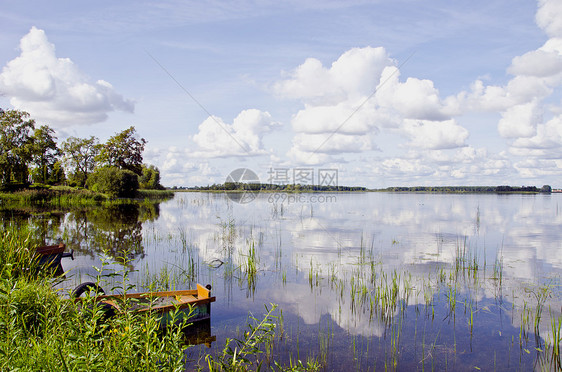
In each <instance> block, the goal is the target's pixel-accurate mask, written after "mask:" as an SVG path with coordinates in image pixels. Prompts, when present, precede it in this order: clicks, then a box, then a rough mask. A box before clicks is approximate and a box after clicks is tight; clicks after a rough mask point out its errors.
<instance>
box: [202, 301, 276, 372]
mask: <svg viewBox="0 0 562 372" xmlns="http://www.w3.org/2000/svg"><path fill="white" fill-rule="evenodd" d="M276 308H277V305H274V304H271V306H270V307H269V308H268V307H267V306H265V310H266V314H265V316H264V318H263V319H262V320H259V319H257V318H254V317H253V316H251V317H250V320H251V321H250V323H249V324H248V327H249V330H248V331H247V332H244V334H243V337H242V338H240V339H236V338H235V339H228V338H227V339H226V343H225V346H224V349H223V351H222V354H221V355H220V356H219V357H217V358H213V357H212V356H211V355H207V356H206V357H205V360H206V361H207V364H208V366H209V370H210V371H215V370H216V371H247V370H249V369H254V368H257V369H258V370H259V369H260V368H261V365H262V363H263V360H260V355H262V354H264V353H265V351H266V350H264V348H268V347H271V345H272V343H273V339H274V337H275V328H276V320H277V316H275V315H273V313H274V311H275V309H276Z"/></svg>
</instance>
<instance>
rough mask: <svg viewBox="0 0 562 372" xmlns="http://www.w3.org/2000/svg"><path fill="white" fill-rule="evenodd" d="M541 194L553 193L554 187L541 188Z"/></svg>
mask: <svg viewBox="0 0 562 372" xmlns="http://www.w3.org/2000/svg"><path fill="white" fill-rule="evenodd" d="M541 192H546V193H548V194H550V193H551V192H552V187H550V185H543V187H541Z"/></svg>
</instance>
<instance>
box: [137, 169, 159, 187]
mask: <svg viewBox="0 0 562 372" xmlns="http://www.w3.org/2000/svg"><path fill="white" fill-rule="evenodd" d="M139 186H140V188H141V189H146V190H163V189H164V187H163V186H162V185H161V184H160V171H159V170H158V168H156V167H155V166H154V165H149V166H146V165H144V164H143V166H142V175H141V176H140V177H139Z"/></svg>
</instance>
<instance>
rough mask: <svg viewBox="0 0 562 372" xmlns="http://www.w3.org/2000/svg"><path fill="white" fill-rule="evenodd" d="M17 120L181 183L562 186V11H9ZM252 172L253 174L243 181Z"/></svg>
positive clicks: (379, 7) (448, 4) (464, 2)
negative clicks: (134, 151) (116, 141)
mask: <svg viewBox="0 0 562 372" xmlns="http://www.w3.org/2000/svg"><path fill="white" fill-rule="evenodd" d="M0 8H1V9H2V12H0V107H2V108H4V109H19V110H24V111H27V112H29V113H30V114H31V116H32V117H33V118H34V119H35V120H36V122H37V124H38V125H43V124H46V125H49V126H50V127H52V128H53V129H55V131H56V135H57V138H58V141H59V143H60V142H62V141H64V140H65V139H66V138H68V137H69V136H76V137H82V138H85V137H89V136H91V135H94V136H96V137H98V138H99V139H100V141H102V142H103V141H105V140H107V139H108V138H109V137H111V136H112V135H114V134H116V133H118V132H121V131H122V130H124V129H127V128H129V127H130V126H131V125H133V126H134V127H135V128H136V131H137V133H138V135H139V136H140V137H142V138H144V139H146V140H147V145H146V148H145V153H144V161H145V163H147V164H152V165H155V166H157V167H158V168H159V170H160V172H161V177H162V184H163V185H164V186H169V187H171V186H196V185H202V186H204V185H209V184H213V183H222V182H224V181H225V180H226V179H227V177H228V176H229V174H230V173H231V172H233V171H235V170H236V169H239V168H247V169H249V170H252V171H253V172H254V173H255V174H256V175H257V176H258V178H259V180H260V181H261V182H264V183H266V182H271V183H293V182H297V183H303V184H322V182H326V178H323V176H324V175H326V174H328V173H330V174H334V173H335V174H336V175H337V177H335V178H334V177H332V178H331V180H332V182H333V180H334V179H335V180H336V181H335V182H337V184H338V185H340V186H343V185H347V186H352V185H353V186H366V187H370V188H385V187H390V186H417V185H422V186H429V185H434V186H449V185H507V184H509V185H514V186H521V185H534V186H539V187H540V186H542V185H545V184H548V185H551V186H552V187H562V1H560V0H538V1H532V0H497V1H493V2H491V1H481V0H470V1H469V0H460V1H446V0H435V1H425V2H420V1H414V0H396V1H382V0H381V1H362V0H349V1H345V2H343V1H334V0H322V1H320V0H299V1H296V0H295V1H293V0H292V1H273V0H235V1H219V0H197V1H179V0H163V1H129V0H125V1H119V2H115V1H97V2H84V1H60V0H54V1H50V2H45V1H39V0H37V1H21V0H17V1H15V0H0ZM237 174H239V173H237Z"/></svg>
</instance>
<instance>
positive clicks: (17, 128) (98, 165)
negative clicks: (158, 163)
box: [0, 108, 164, 198]
mask: <svg viewBox="0 0 562 372" xmlns="http://www.w3.org/2000/svg"><path fill="white" fill-rule="evenodd" d="M145 144H146V140H145V139H144V138H140V137H139V136H138V134H137V132H136V130H135V127H134V126H131V127H129V128H128V129H125V130H123V131H122V132H119V133H116V134H115V135H114V136H112V137H110V138H109V139H108V140H107V141H106V142H105V143H100V142H99V139H98V138H97V137H95V136H90V137H89V138H78V137H69V138H67V139H66V140H65V141H63V142H62V143H61V144H60V145H59V144H58V143H57V137H56V136H55V131H54V130H53V129H52V128H50V127H49V126H47V125H41V126H37V125H36V123H35V120H34V119H32V118H31V117H30V115H29V114H28V113H27V112H24V111H19V110H6V111H4V110H2V109H1V108H0V191H8V192H9V191H17V190H21V189H25V188H29V187H30V186H32V185H33V186H34V187H36V188H49V187H50V186H60V185H65V186H70V187H75V188H87V189H89V190H92V191H95V192H99V193H103V194H106V195H108V196H109V197H111V198H116V197H134V196H135V194H136V192H137V191H138V190H139V189H148V190H163V189H164V187H163V186H162V185H161V184H160V172H159V170H158V168H156V167H155V166H153V165H147V164H144V163H143V151H144V146H145Z"/></svg>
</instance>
